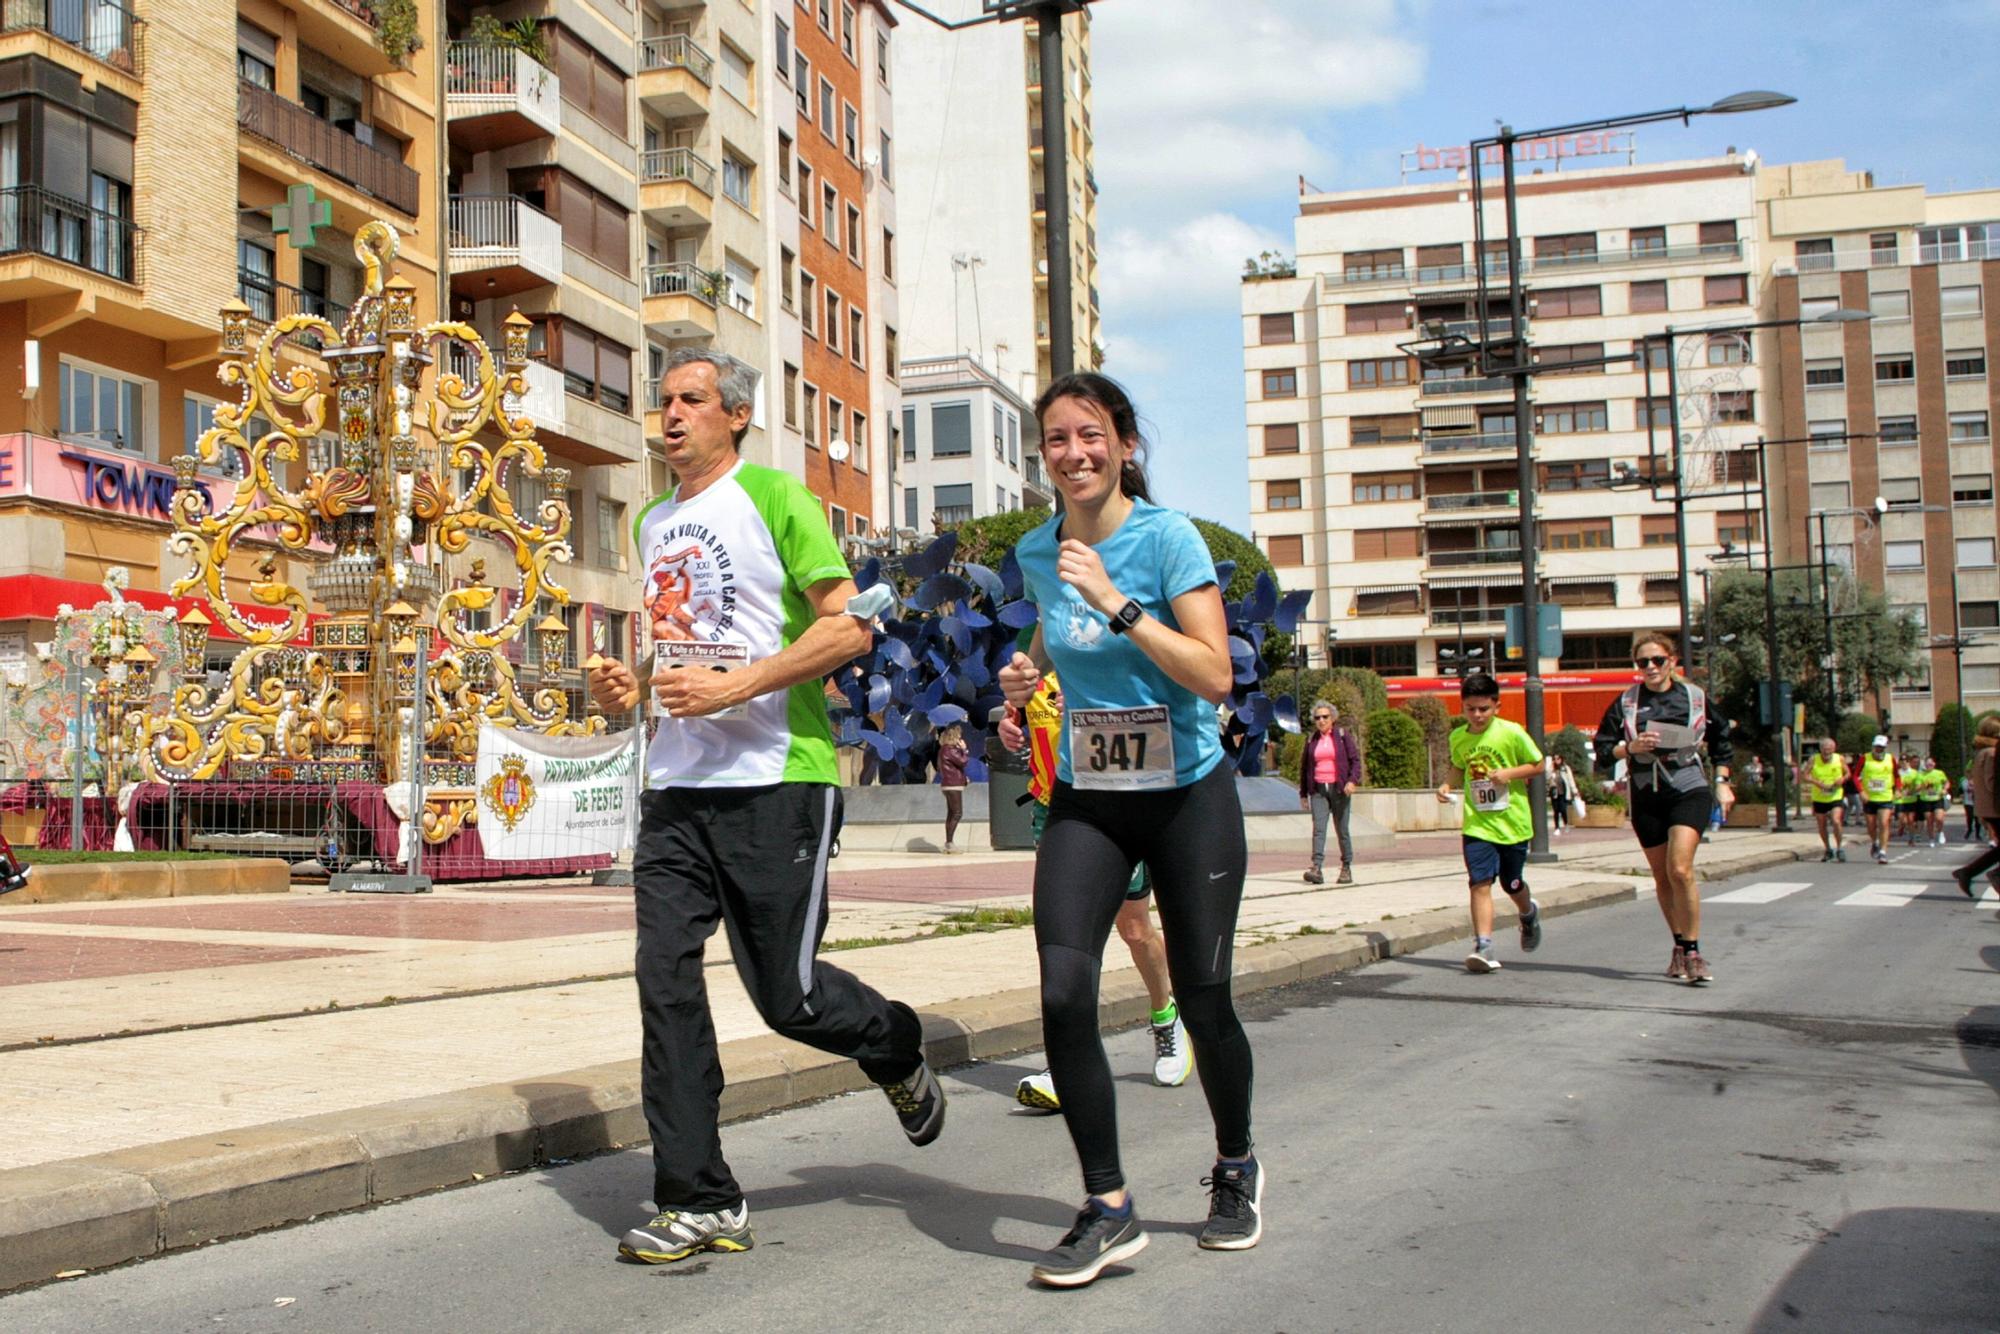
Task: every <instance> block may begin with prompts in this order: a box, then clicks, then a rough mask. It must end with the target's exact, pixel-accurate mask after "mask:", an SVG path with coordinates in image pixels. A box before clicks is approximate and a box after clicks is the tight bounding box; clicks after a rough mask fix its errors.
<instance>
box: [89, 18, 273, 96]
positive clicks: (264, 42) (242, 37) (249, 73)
mask: <svg viewBox="0 0 2000 1334" xmlns="http://www.w3.org/2000/svg"><path fill="white" fill-rule="evenodd" d="M73 12H75V13H77V14H79V15H81V14H82V12H83V11H82V10H81V9H79V10H76V11H73ZM236 77H237V78H239V79H241V80H243V82H245V83H249V84H255V85H256V86H257V87H259V88H262V89H264V90H265V91H266V92H270V91H273V90H275V89H276V88H277V86H278V39H277V38H275V37H273V36H271V34H270V33H267V32H265V31H264V30H263V29H262V28H259V27H256V26H254V25H252V24H249V23H245V22H244V21H243V20H242V19H238V20H236Z"/></svg>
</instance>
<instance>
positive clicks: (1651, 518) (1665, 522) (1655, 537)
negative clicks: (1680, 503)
mask: <svg viewBox="0 0 2000 1334" xmlns="http://www.w3.org/2000/svg"><path fill="white" fill-rule="evenodd" d="M1639 545H1640V546H1642V547H1670V546H1672V545H1674V516H1673V515H1671V514H1642V515H1640V516H1639Z"/></svg>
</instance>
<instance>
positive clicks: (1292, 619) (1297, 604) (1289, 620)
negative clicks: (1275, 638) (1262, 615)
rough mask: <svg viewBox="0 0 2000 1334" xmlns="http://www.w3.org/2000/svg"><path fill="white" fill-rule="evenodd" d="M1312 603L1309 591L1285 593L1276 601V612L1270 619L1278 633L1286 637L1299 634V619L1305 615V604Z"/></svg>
mask: <svg viewBox="0 0 2000 1334" xmlns="http://www.w3.org/2000/svg"><path fill="white" fill-rule="evenodd" d="M1311 601H1312V592H1311V590H1309V589H1308V590H1304V591H1300V592H1296V593H1287V594H1285V596H1284V597H1282V598H1280V599H1278V611H1277V614H1276V615H1275V616H1273V617H1272V618H1271V619H1272V620H1273V621H1274V622H1275V623H1276V624H1277V627H1278V629H1279V630H1280V631H1282V632H1283V633H1285V634H1288V635H1295V634H1297V633H1298V632H1299V618H1300V617H1301V616H1304V615H1305V614H1306V604H1307V603H1308V602H1311Z"/></svg>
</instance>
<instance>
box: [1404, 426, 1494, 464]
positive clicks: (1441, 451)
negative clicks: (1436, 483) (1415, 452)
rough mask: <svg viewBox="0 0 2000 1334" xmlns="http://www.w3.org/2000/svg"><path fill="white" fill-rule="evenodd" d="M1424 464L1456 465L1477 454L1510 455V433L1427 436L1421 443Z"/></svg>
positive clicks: (1489, 432)
mask: <svg viewBox="0 0 2000 1334" xmlns="http://www.w3.org/2000/svg"><path fill="white" fill-rule="evenodd" d="M1422 452H1423V456H1424V462H1426V463H1457V462H1460V461H1461V460H1464V459H1466V458H1469V457H1471V456H1474V455H1478V454H1512V453H1513V452H1514V433H1513V432H1512V431H1488V432H1486V433H1484V434H1482V435H1427V436H1425V437H1424V442H1423V450H1422Z"/></svg>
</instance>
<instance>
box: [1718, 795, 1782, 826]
mask: <svg viewBox="0 0 2000 1334" xmlns="http://www.w3.org/2000/svg"><path fill="white" fill-rule="evenodd" d="M1770 823H1771V807H1770V805H1769V804H1768V803H1766V802H1762V801H1739V802H1737V803H1736V804H1735V805H1734V806H1732V807H1730V808H1729V818H1728V819H1727V820H1724V821H1723V822H1722V827H1723V828H1724V829H1763V828H1765V827H1766V826H1768V825H1769V824H1770Z"/></svg>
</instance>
